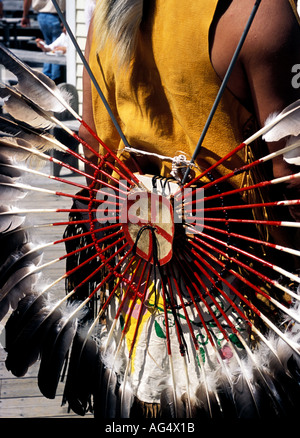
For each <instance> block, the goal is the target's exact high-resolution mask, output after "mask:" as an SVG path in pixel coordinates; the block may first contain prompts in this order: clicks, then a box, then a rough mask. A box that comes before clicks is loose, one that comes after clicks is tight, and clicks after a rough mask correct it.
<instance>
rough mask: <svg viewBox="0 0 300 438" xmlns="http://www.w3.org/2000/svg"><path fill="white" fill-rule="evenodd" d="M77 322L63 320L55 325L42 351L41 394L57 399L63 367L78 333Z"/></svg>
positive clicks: (39, 382)
mask: <svg viewBox="0 0 300 438" xmlns="http://www.w3.org/2000/svg"><path fill="white" fill-rule="evenodd" d="M76 326H77V324H76V321H75V320H74V319H71V320H70V319H68V318H67V319H65V318H62V319H60V320H58V321H57V322H56V323H55V324H53V325H52V326H51V328H50V330H49V332H48V333H47V337H46V339H45V342H44V344H43V348H42V351H41V364H40V368H39V373H38V386H39V389H40V391H41V393H42V394H43V395H44V396H45V397H47V398H50V399H53V398H55V395H56V390H57V386H58V382H59V379H60V376H61V373H62V369H63V365H64V362H65V360H66V359H67V355H68V352H69V349H70V347H71V344H72V341H73V338H74V336H75V333H76Z"/></svg>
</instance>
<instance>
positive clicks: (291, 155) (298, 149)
mask: <svg viewBox="0 0 300 438" xmlns="http://www.w3.org/2000/svg"><path fill="white" fill-rule="evenodd" d="M290 146H293V149H291V150H289V151H287V152H285V153H284V154H283V159H284V160H285V161H286V162H287V163H289V164H294V165H296V166H300V135H298V136H297V137H294V136H291V137H289V138H288V139H287V142H286V147H290Z"/></svg>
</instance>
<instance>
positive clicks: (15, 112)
mask: <svg viewBox="0 0 300 438" xmlns="http://www.w3.org/2000/svg"><path fill="white" fill-rule="evenodd" d="M0 97H2V98H3V99H4V105H3V107H4V110H5V111H7V112H8V113H9V114H10V115H11V116H12V117H13V118H14V119H16V120H20V121H21V122H25V123H27V124H29V125H30V126H32V127H34V128H39V129H50V128H52V127H54V126H55V123H54V122H53V120H51V116H52V113H49V112H46V111H42V110H41V109H40V107H38V106H37V105H35V104H34V103H33V102H32V101H31V100H30V99H28V97H26V96H24V95H22V93H20V92H19V91H18V90H17V89H15V88H14V87H10V86H8V85H4V84H1V83H0Z"/></svg>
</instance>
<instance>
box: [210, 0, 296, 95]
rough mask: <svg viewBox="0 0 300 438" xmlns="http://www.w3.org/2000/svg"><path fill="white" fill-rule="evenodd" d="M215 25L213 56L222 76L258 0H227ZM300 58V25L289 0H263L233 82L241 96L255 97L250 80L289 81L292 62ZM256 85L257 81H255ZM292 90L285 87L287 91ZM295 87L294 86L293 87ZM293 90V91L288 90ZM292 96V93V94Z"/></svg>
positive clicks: (213, 31)
mask: <svg viewBox="0 0 300 438" xmlns="http://www.w3.org/2000/svg"><path fill="white" fill-rule="evenodd" d="M225 3H226V7H225V8H224V6H223V8H221V9H219V13H218V10H217V13H216V16H215V18H214V22H213V26H212V39H211V57H212V63H213V66H214V68H215V70H216V72H217V74H218V75H219V76H221V77H222V76H224V74H225V72H226V69H227V67H228V65H229V62H230V60H231V57H232V55H233V53H234V51H235V48H236V46H237V44H238V41H239V39H240V37H241V35H242V33H243V30H244V28H245V25H246V23H247V21H248V19H249V17H250V14H251V11H252V9H253V6H254V3H255V1H254V0H253V1H249V0H231V1H230V0H227V1H226V0H225ZM299 60H300V26H299V21H298V20H297V17H296V14H295V11H294V10H293V8H292V6H291V3H290V1H289V0H275V1H274V0H262V1H261V3H260V6H259V8H258V11H257V14H256V16H255V18H254V21H253V24H252V26H251V29H250V32H249V34H248V36H247V38H246V41H245V44H244V47H243V49H242V52H241V56H240V59H239V62H238V64H237V67H236V69H235V72H234V74H233V76H232V81H231V84H230V86H231V87H232V91H233V92H234V93H235V94H236V95H237V97H239V98H240V99H241V100H244V101H247V100H249V99H251V97H252V98H253V90H252V96H251V90H250V88H249V82H250V83H251V82H253V81H255V85H258V81H259V80H260V81H262V80H264V81H265V80H268V79H270V80H273V82H274V77H275V76H276V78H275V79H276V81H277V80H278V83H277V84H276V86H277V88H276V89H277V93H279V94H280V85H279V82H280V81H282V82H284V83H287V82H289V83H290V79H289V78H288V77H287V76H288V75H289V74H290V69H291V67H292V64H293V63H294V64H295V63H299ZM253 86H254V85H253ZM287 91H288V90H283V89H282V93H284V92H285V93H286V92H287ZM291 91H292V90H291ZM288 94H289V92H288ZM291 98H292V96H291Z"/></svg>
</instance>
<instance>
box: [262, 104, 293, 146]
mask: <svg viewBox="0 0 300 438" xmlns="http://www.w3.org/2000/svg"><path fill="white" fill-rule="evenodd" d="M268 126H269V127H270V129H269V130H268V131H267V132H266V133H265V134H264V135H263V139H264V140H265V141H266V142H273V141H278V140H281V139H282V138H284V137H288V136H290V135H293V136H297V135H299V134H300V100H297V101H296V102H294V103H292V104H291V105H289V106H287V107H286V108H285V109H284V110H283V111H282V112H281V113H279V114H278V113H273V114H270V116H269V117H268V118H267V120H266V121H265V128H266V127H268Z"/></svg>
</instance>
